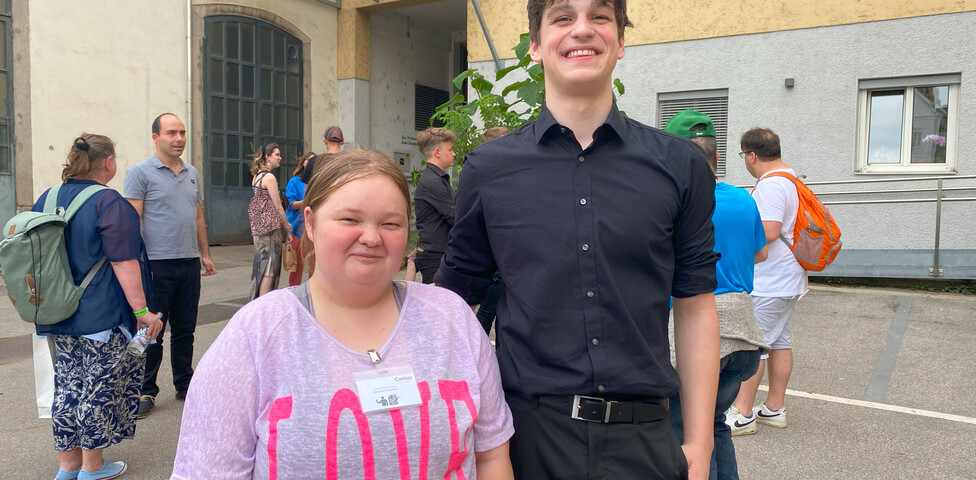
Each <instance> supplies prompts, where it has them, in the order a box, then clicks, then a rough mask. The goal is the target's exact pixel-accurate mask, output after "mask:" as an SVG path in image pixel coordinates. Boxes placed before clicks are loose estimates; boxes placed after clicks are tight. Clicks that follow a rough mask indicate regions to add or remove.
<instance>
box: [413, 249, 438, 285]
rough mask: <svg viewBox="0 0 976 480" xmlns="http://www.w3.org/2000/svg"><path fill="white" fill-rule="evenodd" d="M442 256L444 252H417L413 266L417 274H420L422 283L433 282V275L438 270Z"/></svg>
mask: <svg viewBox="0 0 976 480" xmlns="http://www.w3.org/2000/svg"><path fill="white" fill-rule="evenodd" d="M443 256H444V252H426V251H425V252H417V257H416V258H414V260H413V264H414V265H415V266H416V267H417V273H419V274H420V278H421V279H422V283H432V282H433V281H434V274H435V273H437V269H438V268H440V266H441V257H443Z"/></svg>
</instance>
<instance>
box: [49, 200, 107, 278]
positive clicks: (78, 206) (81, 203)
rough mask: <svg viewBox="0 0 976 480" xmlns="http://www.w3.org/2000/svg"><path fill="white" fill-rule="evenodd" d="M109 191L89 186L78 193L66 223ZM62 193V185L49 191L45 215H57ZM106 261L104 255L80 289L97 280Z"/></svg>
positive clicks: (66, 211)
mask: <svg viewBox="0 0 976 480" xmlns="http://www.w3.org/2000/svg"><path fill="white" fill-rule="evenodd" d="M107 189H108V187H106V186H105V185H89V186H87V187H85V189H84V190H82V191H81V192H78V195H75V198H73V199H72V200H71V203H70V204H68V208H67V209H65V211H64V215H62V218H64V221H66V222H67V221H68V220H71V217H74V216H75V214H76V213H78V210H81V207H82V206H84V205H85V202H87V201H88V199H90V198H91V197H92V196H94V195H95V194H96V193H98V192H101V191H102V190H107ZM60 191H61V185H55V186H53V187H51V189H50V190H48V192H47V198H46V199H45V200H44V213H55V210H56V209H57V208H58V207H57V205H58V192H60ZM105 259H106V256H105V255H102V258H100V259H99V260H98V261H97V262H95V265H94V266H93V267H92V268H91V270H89V271H88V274H87V275H85V279H84V280H82V282H81V285H79V287H81V288H82V289H85V288H87V287H88V285H89V284H90V283H91V282H92V280H93V279H94V278H95V274H96V273H98V270H99V269H101V268H102V265H104V264H105Z"/></svg>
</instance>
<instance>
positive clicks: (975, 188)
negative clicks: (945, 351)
mask: <svg viewBox="0 0 976 480" xmlns="http://www.w3.org/2000/svg"><path fill="white" fill-rule="evenodd" d="M804 177H805V176H804V175H801V176H800V178H801V179H802V178H804ZM974 179H976V175H946V176H935V177H903V178H877V179H868V180H838V181H827V182H804V183H806V185H807V186H808V187H811V189H813V187H816V186H823V185H863V184H888V183H895V182H936V185H935V186H934V187H926V188H896V189H886V190H847V191H827V192H816V194H817V197H818V198H820V200H821V201H822V202H823V204H824V205H827V206H831V205H867V204H883V203H933V202H934V203H935V245H934V248H933V255H932V256H933V258H932V268H930V269H929V276H932V277H941V276H942V275H943V269H942V267H941V265H940V263H939V236H940V234H941V229H942V203H943V202H976V196H964V197H946V193H947V192H973V193H976V185H966V186H959V187H955V186H954V187H943V182H949V181H959V180H974ZM751 187H752V186H751V185H750V186H749V187H745V188H747V189H748V188H751ZM932 192H934V193H935V196H934V197H932V198H878V199H866V200H828V199H827V198H825V197H830V196H833V195H844V196H849V195H879V194H880V195H885V194H914V193H932Z"/></svg>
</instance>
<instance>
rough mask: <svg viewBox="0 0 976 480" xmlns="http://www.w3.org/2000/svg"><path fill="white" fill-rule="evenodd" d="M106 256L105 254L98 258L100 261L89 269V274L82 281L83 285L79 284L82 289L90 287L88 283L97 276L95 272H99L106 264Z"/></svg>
mask: <svg viewBox="0 0 976 480" xmlns="http://www.w3.org/2000/svg"><path fill="white" fill-rule="evenodd" d="M106 258H107V257H106V256H105V255H102V258H100V259H98V261H97V262H95V265H94V266H93V267H92V268H91V270H89V271H88V275H85V279H84V280H82V281H81V285H78V286H79V287H81V289H82V290H84V289H86V288H88V284H89V283H91V282H92V280H93V279H94V278H95V274H96V273H98V270H99V269H100V268H102V265H104V264H105V259H106Z"/></svg>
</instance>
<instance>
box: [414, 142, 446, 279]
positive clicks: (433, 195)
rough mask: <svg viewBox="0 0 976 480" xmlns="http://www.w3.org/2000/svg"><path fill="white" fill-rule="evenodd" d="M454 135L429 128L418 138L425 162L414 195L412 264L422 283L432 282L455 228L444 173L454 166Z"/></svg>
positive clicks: (418, 144)
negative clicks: (416, 237)
mask: <svg viewBox="0 0 976 480" xmlns="http://www.w3.org/2000/svg"><path fill="white" fill-rule="evenodd" d="M456 140H457V137H456V136H455V135H454V132H452V131H450V130H445V129H443V128H437V127H428V128H427V129H426V130H424V131H422V132H420V133H418V134H417V148H419V149H420V153H422V154H424V157H425V158H426V159H427V166H426V167H424V171H423V172H421V174H420V181H419V182H417V190H416V191H415V192H414V195H413V202H414V208H415V210H416V212H417V233H418V234H420V240H419V241H418V242H417V257H416V259H415V260H414V263H415V264H416V266H417V273H419V274H420V276H421V278H422V279H423V280H422V281H423V282H424V283H431V282H433V281H434V272H436V271H437V267H439V266H440V264H441V257H443V256H444V249H445V247H446V246H447V235H448V233H449V232H450V231H451V227H453V226H454V188H452V187H451V177H450V175H448V173H447V170H448V169H450V168H451V167H452V166H453V165H454V155H455V154H454V149H453V148H454V142H455V141H456Z"/></svg>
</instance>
